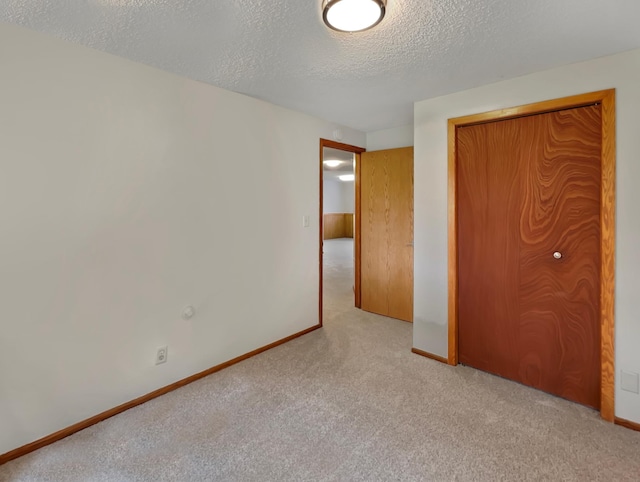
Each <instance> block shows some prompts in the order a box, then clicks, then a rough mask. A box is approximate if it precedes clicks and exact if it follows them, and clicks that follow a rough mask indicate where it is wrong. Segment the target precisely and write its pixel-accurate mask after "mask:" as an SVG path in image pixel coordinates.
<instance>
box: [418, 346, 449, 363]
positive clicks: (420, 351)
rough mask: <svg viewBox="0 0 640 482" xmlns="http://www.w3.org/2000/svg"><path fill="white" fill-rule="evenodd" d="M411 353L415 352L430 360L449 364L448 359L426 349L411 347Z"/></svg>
mask: <svg viewBox="0 0 640 482" xmlns="http://www.w3.org/2000/svg"><path fill="white" fill-rule="evenodd" d="M411 353H415V354H416V355H420V356H423V357H425V358H431V359H432V360H435V361H439V362H440V363H444V364H445V365H448V364H449V360H447V359H446V358H443V357H441V356H438V355H434V354H433V353H428V352H426V351H422V350H418V349H417V348H412V349H411Z"/></svg>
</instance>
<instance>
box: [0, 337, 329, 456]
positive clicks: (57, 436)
mask: <svg viewBox="0 0 640 482" xmlns="http://www.w3.org/2000/svg"><path fill="white" fill-rule="evenodd" d="M320 327H321V326H320V325H316V326H312V327H310V328H307V329H306V330H302V331H300V332H298V333H294V334H293V335H290V336H287V337H286V338H282V339H281V340H278V341H274V342H273V343H270V344H268V345H266V346H263V347H261V348H257V349H256V350H253V351H250V352H249V353H245V354H244V355H240V356H238V357H236V358H233V359H232V360H229V361H226V362H224V363H221V364H219V365H216V366H214V367H211V368H208V369H207V370H204V371H201V372H199V373H196V374H195V375H191V376H189V377H187V378H183V379H182V380H178V381H177V382H175V383H172V384H171V385H167V386H166V387H162V388H159V389H157V390H154V391H153V392H151V393H147V394H146V395H142V396H141V397H138V398H136V399H134V400H131V401H129V402H126V403H123V404H122V405H118V406H117V407H114V408H112V409H110V410H106V411H104V412H102V413H99V414H98V415H94V416H93V417H91V418H88V419H86V420H82V421H81V422H78V423H75V424H73V425H71V426H69V427H67V428H63V429H62V430H59V431H57V432H55V433H52V434H51V435H47V436H46V437H43V438H41V439H39V440H36V441H35V442H31V443H29V444H27V445H23V446H22V447H18V448H16V449H14V450H11V451H10V452H7V453H5V454H3V455H0V465H2V464H5V463H7V462H9V461H11V460H14V459H17V458H18V457H22V456H23V455H26V454H28V453H31V452H34V451H35V450H38V449H40V448H42V447H45V446H47V445H50V444H52V443H54V442H57V441H59V440H62V439H63V438H66V437H68V436H69V435H73V434H74V433H76V432H79V431H81V430H84V429H85V428H88V427H90V426H92V425H95V424H96V423H99V422H102V421H104V420H107V419H108V418H111V417H113V416H114V415H118V414H119V413H122V412H124V411H126V410H129V409H130V408H133V407H136V406H138V405H141V404H143V403H145V402H148V401H149V400H153V399H154V398H157V397H159V396H161V395H165V394H167V393H169V392H172V391H174V390H176V389H178V388H180V387H184V386H185V385H188V384H190V383H192V382H195V381H196V380H200V379H201V378H204V377H206V376H208V375H211V374H213V373H215V372H218V371H220V370H223V369H225V368H228V367H230V366H231V365H235V364H236V363H240V362H241V361H244V360H246V359H248V358H251V357H253V356H256V355H259V354H260V353H263V352H265V351H267V350H270V349H271V348H275V347H277V346H279V345H282V344H284V343H287V342H288V341H291V340H293V339H295V338H298V337H300V336H302V335H306V334H307V333H310V332H312V331H314V330H317V329H318V328H320Z"/></svg>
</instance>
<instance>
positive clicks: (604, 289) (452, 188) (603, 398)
mask: <svg viewBox="0 0 640 482" xmlns="http://www.w3.org/2000/svg"><path fill="white" fill-rule="evenodd" d="M615 92H616V91H615V89H609V90H602V91H597V92H590V93H586V94H580V95H575V96H571V97H563V98H561V99H554V100H549V101H544V102H537V103H534V104H527V105H522V106H519V107H512V108H507V109H499V110H495V111H491V112H485V113H481V114H474V115H469V116H464V117H457V118H453V119H449V121H448V153H449V154H448V157H449V159H448V201H447V204H448V224H449V233H448V275H449V288H448V313H449V314H448V318H449V319H448V325H449V326H448V328H449V350H448V358H447V361H448V363H449V364H450V365H457V364H458V186H457V182H458V166H457V164H458V163H457V152H456V145H457V142H456V141H457V129H458V128H459V127H463V126H469V125H475V124H484V123H488V122H494V121H498V120H506V119H514V118H517V117H524V116H529V115H536V114H543V113H546V112H553V111H558V110H566V109H571V108H576V107H585V106H589V105H594V104H600V105H601V109H602V154H601V163H602V177H601V187H600V416H601V417H602V418H603V419H605V420H607V421H609V422H613V421H614V417H615V413H614V410H615V406H614V394H615V372H614V361H615V358H614V355H615V352H614V334H615V333H614V327H615V319H614V298H615V199H616V186H615V183H616V179H615V177H616V97H615Z"/></svg>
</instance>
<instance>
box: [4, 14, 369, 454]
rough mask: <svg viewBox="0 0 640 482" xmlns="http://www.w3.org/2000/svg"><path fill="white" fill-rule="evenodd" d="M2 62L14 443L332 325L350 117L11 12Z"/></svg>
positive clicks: (9, 414) (7, 444)
mask: <svg viewBox="0 0 640 482" xmlns="http://www.w3.org/2000/svg"><path fill="white" fill-rule="evenodd" d="M0 65H2V75H0V105H1V106H2V110H1V114H0V132H1V137H2V141H1V142H0V166H1V170H2V175H1V176H0V226H2V236H0V253H1V254H2V255H1V256H0V306H1V307H2V334H1V335H0V454H1V453H5V452H7V451H9V450H11V449H14V448H16V447H18V446H21V445H23V444H26V443H28V442H31V441H33V440H35V439H37V438H40V437H42V436H45V435H48V434H50V433H52V432H55V431H57V430H59V429H61V428H64V427H67V426H69V425H71V424H73V423H75V422H78V421H79V420H83V419H85V418H87V417H90V416H92V415H95V414H97V413H99V412H101V411H103V410H106V409H109V408H112V407H115V406H116V405H119V404H121V403H123V402H126V401H129V400H131V399H133V398H136V397H138V396H140V395H143V394H145V393H148V392H150V391H152V390H154V389H157V388H159V387H162V386H165V385H167V384H170V383H172V382H174V381H176V380H179V379H181V378H184V377H186V376H188V375H191V374H193V373H196V372H198V371H201V370H204V369H206V368H209V367H211V366H214V365H216V364H219V363H221V362H224V361H226V360H229V359H231V358H234V357H236V356H238V355H241V354H244V353H247V352H249V351H251V350H253V349H255V348H258V347H260V346H264V345H266V344H268V343H271V342H273V341H275V340H278V339H281V338H283V337H286V336H288V335H291V334H293V333H296V332H298V331H301V330H303V329H305V328H308V327H311V326H314V325H316V324H317V323H318V319H317V316H318V315H317V311H318V275H317V273H318V219H317V216H318V199H319V193H318V142H319V138H320V137H325V138H331V135H332V132H333V130H334V129H336V128H337V127H338V126H336V125H333V124H330V123H328V122H325V121H321V120H319V119H315V118H312V117H309V116H306V115H303V114H300V113H296V112H292V111H289V110H286V109H283V108H280V107H276V106H274V105H271V104H268V103H265V102H261V101H258V100H255V99H251V98H249V97H245V96H242V95H238V94H234V93H231V92H228V91H224V90H221V89H218V88H215V87H211V86H209V85H205V84H202V83H198V82H193V81H190V80H187V79H184V78H180V77H177V76H175V75H172V74H168V73H165V72H162V71H159V70H156V69H153V68H150V67H147V66H143V65H140V64H136V63H133V62H130V61H127V60H123V59H120V58H117V57H114V56H111V55H108V54H105V53H101V52H98V51H94V50H91V49H87V48H83V47H79V46H75V45H71V44H67V43H65V42H62V41H59V40H56V39H53V38H49V37H45V36H43V35H40V34H36V33H33V32H30V31H27V30H24V29H21V28H17V27H14V26H9V25H4V24H0ZM340 129H341V130H342V132H343V136H344V141H345V142H347V143H349V144H354V145H360V146H363V145H364V144H365V136H364V134H362V133H359V132H356V131H353V130H350V129H348V128H345V127H340ZM283 173H286V175H283ZM304 214H308V215H310V216H311V223H310V224H311V227H310V228H302V216H303V215H304ZM274 300H275V302H274ZM187 304H193V305H194V306H195V307H196V310H197V314H196V316H195V318H193V319H192V320H191V321H188V322H187V321H183V320H182V319H181V318H180V313H181V310H182V308H183V307H184V306H185V305H187ZM165 344H167V345H169V361H168V363H166V364H164V365H160V366H155V365H154V357H155V352H156V348H157V347H159V346H161V345H165Z"/></svg>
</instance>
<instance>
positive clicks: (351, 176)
mask: <svg viewBox="0 0 640 482" xmlns="http://www.w3.org/2000/svg"><path fill="white" fill-rule="evenodd" d="M338 179H340V180H341V181H355V179H356V176H355V174H343V175H342V176H338Z"/></svg>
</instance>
